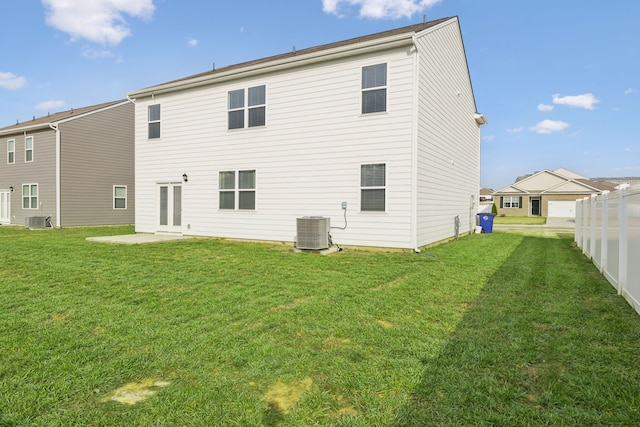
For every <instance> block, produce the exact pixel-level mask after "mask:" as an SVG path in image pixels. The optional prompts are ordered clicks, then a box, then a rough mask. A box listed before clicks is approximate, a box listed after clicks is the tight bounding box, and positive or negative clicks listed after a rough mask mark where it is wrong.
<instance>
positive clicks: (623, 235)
mask: <svg viewBox="0 0 640 427" xmlns="http://www.w3.org/2000/svg"><path fill="white" fill-rule="evenodd" d="M627 187H628V185H622V186H620V191H619V193H620V202H619V203H620V208H619V209H618V229H619V232H618V236H619V237H618V295H620V294H621V293H622V291H623V290H625V288H626V287H627V251H628V240H629V233H628V231H627V217H628V215H629V213H628V212H627Z"/></svg>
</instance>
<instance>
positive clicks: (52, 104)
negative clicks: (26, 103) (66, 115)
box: [36, 101, 64, 111]
mask: <svg viewBox="0 0 640 427" xmlns="http://www.w3.org/2000/svg"><path fill="white" fill-rule="evenodd" d="M62 107H64V101H44V102H41V103H40V104H38V105H36V110H42V111H51V110H57V109H59V108H62Z"/></svg>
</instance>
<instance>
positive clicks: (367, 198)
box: [360, 163, 386, 212]
mask: <svg viewBox="0 0 640 427" xmlns="http://www.w3.org/2000/svg"><path fill="white" fill-rule="evenodd" d="M385 175H386V165H385V164H384V163H379V164H371V165H362V166H361V167H360V210H361V211H382V212H384V210H385V199H386V194H385V193H386V178H385Z"/></svg>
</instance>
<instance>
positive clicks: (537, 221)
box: [493, 216, 547, 225]
mask: <svg viewBox="0 0 640 427" xmlns="http://www.w3.org/2000/svg"><path fill="white" fill-rule="evenodd" d="M493 223H494V224H505V225H512V224H515V225H543V224H546V223H547V217H544V216H495V217H494V218H493Z"/></svg>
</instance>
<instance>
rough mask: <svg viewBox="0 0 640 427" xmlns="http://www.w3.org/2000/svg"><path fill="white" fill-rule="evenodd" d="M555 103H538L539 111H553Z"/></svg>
mask: <svg viewBox="0 0 640 427" xmlns="http://www.w3.org/2000/svg"><path fill="white" fill-rule="evenodd" d="M553 108H554V107H553V105H548V104H538V111H553Z"/></svg>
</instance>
